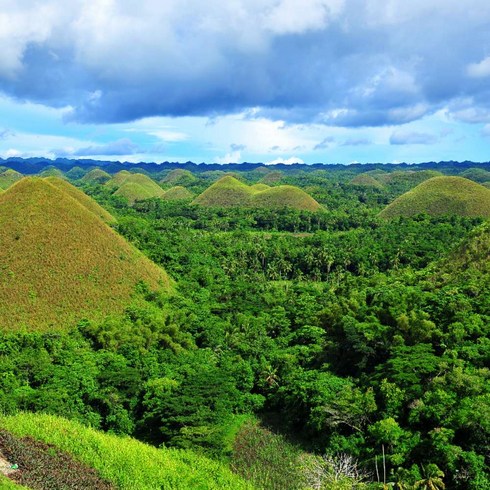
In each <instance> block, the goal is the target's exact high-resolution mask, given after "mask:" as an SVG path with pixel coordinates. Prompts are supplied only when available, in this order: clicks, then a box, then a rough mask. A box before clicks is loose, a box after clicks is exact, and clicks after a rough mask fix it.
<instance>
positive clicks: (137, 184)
mask: <svg viewBox="0 0 490 490" xmlns="http://www.w3.org/2000/svg"><path fill="white" fill-rule="evenodd" d="M106 185H107V186H108V187H111V188H114V189H117V190H116V191H115V192H114V195H116V196H122V197H124V198H126V199H127V200H128V202H129V203H130V204H133V203H134V202H135V201H140V200H143V199H150V198H152V197H160V198H161V197H163V195H164V194H165V191H164V190H163V189H162V188H161V187H160V186H159V185H158V184H157V183H156V182H155V181H154V180H152V179H151V178H150V177H148V176H147V175H145V174H140V173H135V174H133V173H130V172H127V171H126V170H122V171H121V172H118V173H117V174H116V175H114V177H113V178H112V179H111V180H110V181H109V182H107V184H106Z"/></svg>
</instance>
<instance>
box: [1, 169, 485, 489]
mask: <svg viewBox="0 0 490 490" xmlns="http://www.w3.org/2000/svg"><path fill="white" fill-rule="evenodd" d="M472 165H474V164H472ZM472 165H463V166H461V167H457V166H456V165H455V164H454V165H452V166H451V165H449V164H448V165H446V166H443V165H442V166H440V167H437V165H436V164H433V165H430V166H429V165H426V166H425V167H424V166H423V167H420V168H412V169H410V170H407V169H405V168H401V169H400V168H391V167H390V168H387V167H386V170H380V166H376V168H371V167H370V168H369V169H368V168H366V169H361V168H359V166H354V167H345V168H336V167H332V168H330V169H325V168H321V167H312V168H310V169H305V168H303V167H301V168H296V166H294V168H292V169H291V170H288V169H287V168H281V169H280V171H279V170H276V173H277V172H279V174H278V175H276V176H275V177H274V176H270V177H269V180H268V181H267V180H264V177H265V176H267V175H268V174H271V173H274V171H272V170H270V171H268V172H265V171H260V170H259V167H252V168H248V167H244V168H243V169H238V168H237V169H236V172H235V174H236V176H237V178H239V179H242V180H243V181H245V182H247V183H248V184H250V185H252V184H256V183H257V182H261V181H264V182H265V181H267V182H268V185H271V186H274V185H277V184H278V183H280V184H285V185H293V186H297V187H299V188H301V189H303V190H304V191H306V192H308V193H309V194H310V195H311V196H312V197H313V198H314V199H315V200H316V201H317V202H318V203H320V204H321V206H322V209H321V210H320V211H317V212H311V211H305V210H297V209H291V208H289V207H284V208H280V209H277V208H266V207H263V208H254V207H235V206H232V207H227V206H223V207H204V206H199V205H197V204H192V198H187V199H176V200H168V201H167V200H164V199H160V198H158V197H152V198H148V199H143V200H136V201H135V202H133V203H131V202H130V201H128V200H127V199H126V198H125V197H123V196H121V195H117V193H114V192H113V190H112V189H110V187H108V186H107V185H104V184H103V183H100V182H97V181H87V180H85V181H84V180H83V175H84V174H85V173H86V170H87V169H82V168H80V171H79V172H78V173H77V172H75V171H74V172H72V174H71V179H70V180H71V181H72V183H74V184H75V185H77V187H79V188H80V189H82V190H83V191H84V192H85V193H86V194H88V195H89V196H91V197H93V198H94V199H95V200H96V201H97V202H98V203H99V204H100V205H102V206H103V207H104V208H105V209H106V210H108V211H109V212H110V213H111V214H112V215H113V216H114V217H115V218H116V222H115V223H114V224H113V225H112V226H113V227H114V229H115V230H116V231H117V232H118V233H119V234H121V235H122V236H123V237H125V238H126V239H127V240H128V241H129V242H131V243H132V244H134V245H135V246H136V247H137V248H138V249H140V250H141V251H142V252H143V253H144V254H145V255H146V256H147V257H148V258H150V259H151V260H152V261H153V262H154V263H156V264H158V265H160V266H162V267H163V268H164V269H165V271H166V272H167V273H168V274H169V276H170V277H171V278H172V280H173V281H174V282H175V285H174V288H173V289H172V291H163V292H155V291H154V290H153V289H152V288H150V287H149V286H148V285H147V284H145V283H144V282H141V283H139V284H138V286H137V288H136V290H135V291H134V294H133V296H132V300H131V301H130V302H128V304H127V305H126V307H125V312H124V314H123V315H115V314H114V315H108V316H106V317H105V318H104V319H103V320H100V321H93V320H88V319H81V320H80V321H78V323H76V324H73V325H66V328H65V329H63V330H56V329H54V330H51V331H36V330H30V329H20V330H18V331H4V332H3V333H2V334H1V338H0V373H1V376H0V412H2V413H3V414H15V413H17V412H19V411H29V412H44V413H48V414H57V415H63V416H65V417H68V418H70V419H73V420H76V421H78V422H80V423H82V424H85V425H88V426H91V427H94V428H99V429H102V430H104V431H108V432H111V433H114V434H128V435H132V436H135V437H137V438H138V439H140V440H142V441H145V442H149V443H151V444H153V445H155V446H162V447H163V446H164V447H175V448H183V449H192V450H194V451H196V452H200V453H202V454H205V455H207V456H209V457H211V458H214V459H217V460H221V461H224V462H226V463H227V464H228V465H229V466H230V467H231V468H232V469H233V470H234V471H235V472H236V473H238V474H239V475H241V476H243V477H244V478H246V479H248V480H250V482H251V484H253V485H255V486H256V487H257V488H267V489H269V488H270V489H306V488H313V489H342V488H345V489H350V488H359V489H361V488H366V489H368V488H373V489H375V488H398V489H408V488H427V489H442V488H448V489H474V490H482V489H488V488H490V471H489V469H488V468H489V464H490V460H489V457H490V379H489V378H490V340H489V334H490V268H489V266H488V259H489V250H490V228H489V226H488V224H486V221H485V219H484V218H483V217H479V216H463V215H457V214H447V213H442V214H440V215H431V214H427V213H425V214H417V215H415V216H411V217H405V216H397V217H392V218H391V219H384V218H382V217H380V216H379V213H380V212H381V211H382V210H383V209H384V208H385V207H386V206H387V205H388V204H389V203H391V202H392V201H393V200H394V199H395V198H397V197H399V196H401V195H402V194H404V193H405V192H407V191H409V190H410V189H412V188H413V187H415V186H416V185H417V184H419V183H420V182H422V181H424V180H425V179H427V178H431V177H434V176H435V175H442V174H453V175H460V174H463V173H464V172H466V176H467V177H468V178H470V179H471V172H469V171H468V168H470V167H471V166H472ZM72 166H73V165H72ZM235 167H236V166H235ZM429 167H430V168H429ZM448 168H449V169H450V170H447V169H448ZM455 169H456V170H455ZM108 170H112V169H108ZM171 170H172V169H171V168H163V169H160V170H159V171H160V174H159V175H157V174H152V173H148V172H147V174H148V175H149V176H150V177H152V178H154V180H155V181H157V180H159V179H163V180H161V186H162V188H163V189H168V188H170V187H171V186H172V185H175V184H176V183H177V184H179V185H182V186H183V187H185V188H186V189H187V190H188V191H190V193H192V195H193V196H195V195H198V194H199V193H201V192H203V191H204V190H205V189H206V188H207V187H208V186H209V185H210V183H211V182H213V181H214V180H215V179H217V178H218V177H220V176H222V175H224V171H221V172H220V171H218V170H216V169H214V168H213V169H212V171H211V170H208V171H207V172H200V173H199V172H195V171H193V172H192V173H191V172H188V173H184V174H180V176H177V177H178V178H176V181H175V182H170V180H171V179H168V180H167V183H166V182H165V178H166V176H168V175H169V173H170V171H171ZM192 170H194V169H192ZM227 170H228V169H227ZM363 170H370V172H368V173H369V175H370V177H372V178H376V182H379V185H372V184H371V185H370V184H368V183H367V182H364V183H363V182H356V181H354V180H353V179H354V178H355V177H356V176H357V175H358V174H360V173H361V171H363ZM436 171H437V172H436ZM484 171H485V170H484V166H483V167H482V169H481V172H484ZM439 172H441V173H439ZM481 172H480V174H481ZM474 174H475V172H474V171H473V175H474ZM476 174H478V172H476ZM67 175H68V176H69V177H70V175H69V172H67ZM475 180H477V179H476V178H475Z"/></svg>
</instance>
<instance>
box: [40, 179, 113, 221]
mask: <svg viewBox="0 0 490 490" xmlns="http://www.w3.org/2000/svg"><path fill="white" fill-rule="evenodd" d="M45 180H46V182H49V183H50V184H51V185H54V186H55V187H58V189H60V190H61V191H63V192H66V193H67V194H68V195H70V196H71V197H73V199H76V200H77V201H78V202H79V203H80V204H81V205H82V206H84V207H85V208H87V209H88V210H89V211H91V212H92V213H94V214H95V216H98V217H99V218H101V219H103V220H104V221H105V222H106V223H113V222H114V221H115V218H114V216H112V215H111V214H110V213H109V212H108V211H106V210H105V209H104V208H103V207H102V206H100V205H99V204H97V203H96V202H95V201H94V200H93V199H92V198H91V197H89V196H87V194H85V193H84V192H83V191H81V190H80V189H77V188H76V187H75V186H74V185H72V184H70V183H69V182H67V181H66V180H63V179H60V178H58V177H46V178H45Z"/></svg>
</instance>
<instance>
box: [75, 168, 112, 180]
mask: <svg viewBox="0 0 490 490" xmlns="http://www.w3.org/2000/svg"><path fill="white" fill-rule="evenodd" d="M111 178H112V177H111V175H110V174H108V173H107V172H106V171H105V170H102V169H100V168H93V169H92V170H90V172H87V173H86V174H85V175H84V176H83V177H82V179H81V180H82V182H88V183H92V184H105V183H106V182H108V181H109V180H111Z"/></svg>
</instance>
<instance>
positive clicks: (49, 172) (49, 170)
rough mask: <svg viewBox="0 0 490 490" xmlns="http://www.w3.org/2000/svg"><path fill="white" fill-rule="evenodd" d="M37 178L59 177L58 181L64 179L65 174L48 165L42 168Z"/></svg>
mask: <svg viewBox="0 0 490 490" xmlns="http://www.w3.org/2000/svg"><path fill="white" fill-rule="evenodd" d="M38 176H39V177H59V178H60V179H64V178H65V174H64V173H63V172H62V171H61V170H60V169H59V168H57V167H55V166H54V165H48V166H47V167H44V168H43V169H42V170H41V171H40V172H39V174H38Z"/></svg>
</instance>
